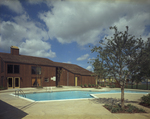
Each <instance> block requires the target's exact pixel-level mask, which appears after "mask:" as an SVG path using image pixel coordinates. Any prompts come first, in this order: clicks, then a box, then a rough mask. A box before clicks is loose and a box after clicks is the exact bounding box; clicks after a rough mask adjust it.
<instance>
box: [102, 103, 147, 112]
mask: <svg viewBox="0 0 150 119" xmlns="http://www.w3.org/2000/svg"><path fill="white" fill-rule="evenodd" d="M104 107H105V108H106V109H108V110H109V111H111V112H112V113H120V112H121V113H144V112H145V110H143V109H141V108H140V109H139V108H137V107H135V106H133V105H131V104H128V105H127V106H125V109H122V108H121V107H120V106H119V105H108V104H105V105H104Z"/></svg>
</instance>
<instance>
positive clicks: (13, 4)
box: [0, 0, 24, 13]
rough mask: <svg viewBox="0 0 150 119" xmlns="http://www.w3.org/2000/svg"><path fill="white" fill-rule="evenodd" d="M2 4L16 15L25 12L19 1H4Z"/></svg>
mask: <svg viewBox="0 0 150 119" xmlns="http://www.w3.org/2000/svg"><path fill="white" fill-rule="evenodd" d="M0 4H1V5H5V6H7V7H8V8H9V9H10V10H12V11H14V12H16V13H23V11H24V9H23V7H22V5H21V3H20V2H19V0H2V1H1V2H0Z"/></svg>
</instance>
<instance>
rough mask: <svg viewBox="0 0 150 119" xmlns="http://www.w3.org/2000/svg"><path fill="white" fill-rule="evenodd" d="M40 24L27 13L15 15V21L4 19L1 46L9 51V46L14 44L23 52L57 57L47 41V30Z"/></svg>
mask: <svg viewBox="0 0 150 119" xmlns="http://www.w3.org/2000/svg"><path fill="white" fill-rule="evenodd" d="M37 24H38V25H37ZM39 24H40V23H38V22H33V21H32V20H31V19H30V18H29V17H28V16H27V15H25V14H24V15H21V16H17V17H15V18H14V22H12V21H7V22H5V21H2V23H1V31H0V33H1V35H0V37H1V43H0V48H1V49H3V50H5V51H8V49H10V48H9V47H10V46H12V45H14V46H18V47H19V48H20V53H21V54H25V55H32V56H38V57H49V58H53V57H55V56H56V54H55V52H52V50H51V45H50V44H49V43H48V42H47V40H48V39H49V37H48V35H47V31H46V30H44V28H43V27H42V26H41V25H39Z"/></svg>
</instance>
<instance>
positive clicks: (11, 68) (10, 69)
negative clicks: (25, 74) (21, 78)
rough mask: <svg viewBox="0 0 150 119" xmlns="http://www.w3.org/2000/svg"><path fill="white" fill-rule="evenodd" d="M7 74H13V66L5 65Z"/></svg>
mask: <svg viewBox="0 0 150 119" xmlns="http://www.w3.org/2000/svg"><path fill="white" fill-rule="evenodd" d="M7 73H13V65H7Z"/></svg>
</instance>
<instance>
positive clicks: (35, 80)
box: [32, 78, 41, 87]
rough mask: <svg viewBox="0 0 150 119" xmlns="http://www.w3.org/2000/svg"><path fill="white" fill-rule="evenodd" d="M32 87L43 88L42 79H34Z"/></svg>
mask: <svg viewBox="0 0 150 119" xmlns="http://www.w3.org/2000/svg"><path fill="white" fill-rule="evenodd" d="M32 86H33V87H38V86H41V78H38V79H37V78H32Z"/></svg>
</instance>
